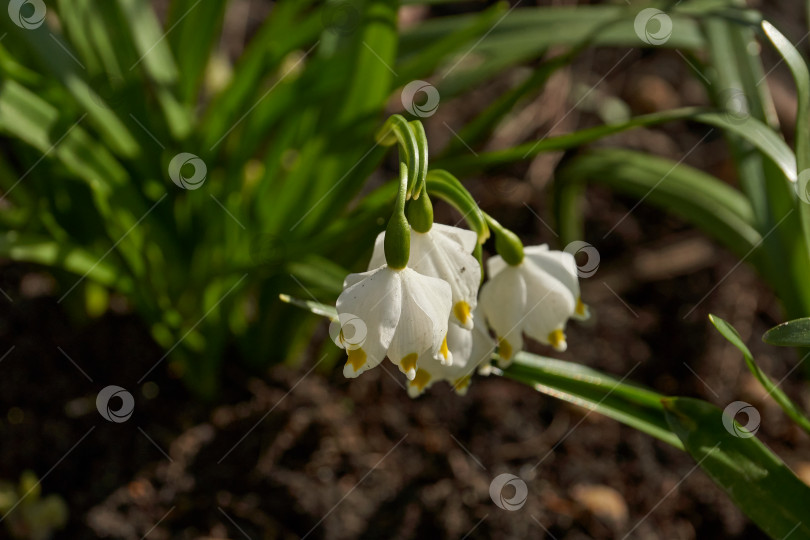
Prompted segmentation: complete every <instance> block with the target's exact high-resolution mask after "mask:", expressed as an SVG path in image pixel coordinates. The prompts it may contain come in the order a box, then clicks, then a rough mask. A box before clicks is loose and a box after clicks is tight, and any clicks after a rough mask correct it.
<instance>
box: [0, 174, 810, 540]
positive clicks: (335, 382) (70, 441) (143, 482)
mask: <svg viewBox="0 0 810 540" xmlns="http://www.w3.org/2000/svg"><path fill="white" fill-rule="evenodd" d="M588 199H589V208H590V209H591V211H590V212H589V214H591V221H592V223H589V228H588V230H589V232H593V233H594V237H595V238H598V237H600V236H601V235H599V231H600V230H602V229H604V228H605V226H606V225H609V224H610V223H611V221H610V220H611V219H612V218H613V217H615V216H617V215H618V216H621V215H623V213H624V212H625V211H626V210H627V209H628V208H629V206H630V205H632V204H633V202H632V201H622V200H620V199H619V200H617V199H612V198H610V197H609V196H608V194H607V193H606V192H603V191H600V190H593V191H592V192H591V193H590V194H589V198H588ZM505 211H507V212H508V209H505ZM642 223H643V224H644V227H643V228H642V227H641V225H640V224H642ZM634 229H635V230H634ZM615 234H616V235H617V237H618V241H617V244H618V245H617V246H616V248H615V252H611V251H610V250H608V249H606V250H605V251H604V252H603V253H602V257H603V258H602V264H601V267H600V269H599V271H598V272H597V274H596V275H595V276H594V277H593V278H590V279H589V280H587V281H586V282H585V286H584V287H585V288H584V291H585V292H584V296H585V298H586V299H588V300H589V301H590V303H591V304H592V307H593V312H594V314H595V316H594V318H593V320H592V322H589V323H588V324H585V325H572V326H571V327H570V331H569V334H570V339H569V343H570V348H569V351H568V352H566V353H565V354H564V355H562V357H564V358H567V359H571V360H577V361H580V362H582V363H584V364H587V365H590V366H593V367H596V368H599V369H602V370H604V371H606V372H609V373H613V374H615V375H618V376H620V377H621V376H625V375H627V376H628V379H630V380H634V381H639V382H642V383H644V384H647V385H649V386H651V387H653V388H655V389H656V390H659V391H661V392H664V393H670V394H680V395H693V396H699V397H702V398H704V399H707V400H709V401H712V402H714V403H716V404H718V405H720V406H724V405H725V404H727V403H729V402H731V401H734V400H737V399H743V400H747V401H749V402H751V403H753V404H755V406H756V407H757V408H758V409H759V410H760V412H761V413H762V418H763V422H762V428H761V430H760V431H759V436H760V437H761V438H762V439H763V440H764V441H765V442H766V443H768V444H769V445H770V446H771V447H772V448H773V449H774V450H775V451H777V452H778V453H779V454H780V455H782V456H783V457H784V458H785V460H786V461H787V462H788V463H789V464H790V465H791V466H793V467H794V469H802V468H804V470H806V468H807V467H808V463H807V458H806V455H807V450H808V447H810V444H808V439H807V437H806V436H804V435H802V434H800V433H799V431H798V430H797V429H795V427H793V426H791V425H790V424H789V422H787V421H786V420H785V418H784V417H783V415H782V414H781V411H780V410H779V409H778V407H776V406H775V405H774V404H773V402H772V401H770V400H767V401H763V400H762V394H763V393H762V392H761V391H760V390H758V389H757V387H756V385H755V384H753V383H752V381H751V378H750V376H749V375H748V373H747V371H746V369H745V367H744V365H743V363H742V361H741V358H739V355H738V354H737V353H736V352H735V351H734V350H732V349H731V348H730V347H729V346H728V345H726V344H725V342H724V341H723V340H722V338H720V337H719V336H718V335H717V334H716V333H714V331H713V330H711V328H710V325H709V324H708V322H707V321H706V314H707V313H709V312H714V313H717V314H718V315H720V316H722V317H724V318H727V319H728V320H730V321H731V322H732V323H733V324H735V325H736V326H737V327H738V328H739V329H740V331H741V332H742V333H743V336H744V337H745V338H746V340H747V341H748V342H749V343H750V344H751V346H752V348H753V350H754V353H755V354H756V355H757V356H758V358H759V359H760V361H762V363H763V366H764V367H765V369H766V370H767V371H768V372H769V373H771V374H772V375H773V376H774V377H776V378H777V379H779V378H781V377H782V376H783V375H784V374H786V373H787V372H788V370H789V369H790V368H791V367H792V366H793V365H794V363H795V362H796V361H797V359H796V358H795V355H794V354H793V353H792V352H790V351H786V350H775V349H771V348H768V347H767V346H765V345H763V344H761V343H760V341H759V339H758V336H759V335H760V334H761V333H762V331H764V330H765V329H766V328H767V327H768V326H770V325H772V324H773V323H774V322H776V318H777V317H778V309H777V307H776V305H775V304H774V300H773V298H772V297H771V295H770V293H769V292H768V291H767V290H765V289H764V288H763V287H762V286H761V285H760V284H759V282H758V281H757V278H756V277H755V275H754V274H753V272H752V271H751V270H750V269H749V268H748V267H746V266H740V267H737V268H736V269H734V266H735V264H736V259H735V258H734V257H732V256H730V255H728V254H726V253H725V252H723V251H722V250H720V249H718V248H716V247H714V246H712V245H711V244H708V243H707V242H706V241H704V240H702V238H701V237H700V236H699V235H697V234H696V233H693V232H690V231H689V230H687V229H685V228H684V227H683V226H682V225H681V224H679V223H677V222H675V221H673V220H672V219H670V218H666V217H664V216H662V215H661V214H660V213H658V212H655V211H653V210H650V209H648V208H640V209H638V210H637V211H636V212H634V213H633V214H632V216H631V218H628V220H627V226H626V227H622V228H621V229H620V230H617V232H616V233H615ZM632 234H638V235H639V238H638V240H637V241H636V242H634V243H633V244H632V245H631V244H629V243H627V237H628V236H630V235H632ZM594 244H595V245H596V244H597V243H596V241H595V240H594ZM622 244H623V245H622ZM684 245H685V246H686V247H688V248H689V250H688V251H689V253H694V252H698V253H700V252H701V246H702V247H703V248H706V249H704V250H703V253H705V255H706V257H704V258H703V259H700V257H697V258H696V257H691V258H692V259H696V260H694V261H692V263H691V264H692V267H691V268H689V269H687V270H688V271H682V273H681V274H678V275H674V276H673V275H666V274H668V273H671V271H672V270H673V269H674V270H677V266H678V265H679V264H680V262H682V260H683V259H684V257H683V256H682V255H678V251H677V249H676V248H677V247H678V246H681V247H683V246H684ZM672 253H675V254H676V255H672ZM673 256H674V257H675V259H673V261H670V263H667V261H666V257H673ZM644 257H646V259H644ZM686 259H689V257H686ZM645 261H646V263H645ZM650 261H657V262H658V263H659V264H658V266H657V268H658V272H659V273H660V272H661V271H663V272H664V275H657V274H656V266H655V265H653V264H651V263H650ZM645 264H646V266H645ZM681 266H683V265H682V264H681ZM650 268H652V270H651V269H650ZM32 270H33V269H31V268H28V267H23V266H16V265H12V266H5V267H3V272H2V281H1V284H0V286H2V288H3V289H4V290H5V291H6V292H7V293H8V294H9V295H10V296H11V298H12V299H13V302H12V303H10V304H9V305H7V306H6V307H5V308H3V311H2V314H1V315H0V351H8V350H9V349H10V348H11V347H12V346H13V347H14V348H13V350H11V352H10V353H9V354H8V355H7V356H6V357H5V358H4V359H3V360H2V365H0V369H2V377H0V395H2V396H3V398H2V403H3V407H4V409H6V410H5V411H4V415H3V417H4V418H3V420H2V422H0V433H2V440H3V441H4V444H3V445H2V447H0V452H1V453H2V455H1V456H0V464H2V465H1V466H0V478H3V479H15V478H17V477H18V476H19V474H20V472H21V471H22V470H24V469H31V470H33V471H35V472H36V473H37V474H38V475H39V476H40V477H44V479H43V484H42V485H43V493H45V494H49V493H58V494H61V495H62V496H63V497H64V498H65V499H66V501H67V502H68V505H69V508H70V523H69V525H68V528H67V529H66V530H65V531H63V532H62V533H60V534H59V535H58V536H57V537H58V538H94V537H96V536H100V537H110V538H141V537H142V536H143V535H145V534H146V533H147V532H149V538H155V539H157V538H199V537H214V538H225V537H230V538H240V537H242V536H246V537H249V538H254V539H255V538H296V537H302V536H306V537H308V538H334V539H339V538H356V537H360V538H424V537H436V538H438V537H444V538H461V537H464V536H465V535H468V536H467V537H468V538H527V537H538V538H539V537H542V536H543V534H546V535H547V537H549V538H558V539H562V538H567V539H575V538H617V537H622V536H624V534H625V533H627V532H628V531H631V529H632V534H631V537H633V538H667V539H671V538H740V539H742V538H746V539H748V538H761V537H764V536H763V535H762V534H761V533H760V532H759V531H758V530H757V529H756V528H755V527H754V526H753V525H751V524H750V523H749V522H748V521H747V520H746V519H745V518H744V517H743V516H742V515H741V514H740V512H739V511H737V510H736V509H735V508H734V507H733V505H732V504H731V503H730V502H729V500H728V499H727V498H726V497H725V495H724V494H723V493H722V492H721V491H720V490H719V489H718V488H716V487H715V486H714V485H713V484H712V482H711V481H710V480H709V479H708V478H707V477H706V476H705V475H704V474H703V473H702V472H701V471H700V470H695V466H694V462H693V461H692V460H691V459H690V458H689V457H688V456H686V455H685V454H682V453H680V452H678V451H676V450H675V449H672V448H670V447H668V446H667V445H666V444H664V443H661V442H659V441H657V440H655V439H652V438H651V437H649V436H646V435H643V434H640V433H637V432H635V431H634V430H632V429H630V428H626V427H623V426H621V425H620V424H618V423H616V422H614V421H612V420H609V419H605V418H602V417H600V416H599V415H598V414H586V413H585V411H583V410H581V409H578V408H576V407H573V406H570V405H566V404H563V403H561V402H558V401H556V400H554V399H552V398H549V397H546V396H543V395H540V394H538V393H536V392H534V391H533V390H531V389H530V388H527V387H524V386H521V385H519V384H517V383H514V382H511V381H508V380H501V379H498V378H496V377H490V378H478V379H476V380H475V381H474V383H473V385H472V387H471V389H470V392H469V394H468V395H467V396H466V397H464V398H458V397H456V396H455V395H454V394H452V393H451V392H449V390H448V388H447V387H445V386H438V387H435V388H434V389H433V390H432V391H431V392H430V393H429V394H428V395H427V396H425V397H423V398H421V399H418V400H416V401H412V400H410V399H409V398H408V397H407V396H406V393H405V392H404V391H403V390H402V388H400V387H399V382H398V381H399V380H400V375H399V374H398V373H395V372H394V370H393V369H392V368H391V367H386V368H385V369H376V370H374V371H372V372H370V373H368V374H366V375H364V376H362V377H360V378H359V379H357V380H354V381H351V382H349V381H347V380H344V379H343V377H342V375H341V374H340V370H339V369H336V370H334V371H333V372H331V373H328V374H326V375H324V374H321V373H320V372H319V370H313V369H312V368H313V365H314V361H313V358H312V357H311V356H310V355H305V357H303V358H301V365H300V366H298V367H295V368H288V367H281V366H280V367H277V368H274V369H272V370H271V371H270V372H269V373H268V374H267V375H266V376H263V377H256V376H251V375H249V374H247V373H245V372H243V371H240V368H239V367H238V363H237V362H236V361H233V362H229V363H228V368H227V370H226V373H225V374H224V375H223V378H224V380H223V393H222V395H221V397H220V398H219V400H218V401H217V403H216V404H211V405H205V404H201V403H199V402H197V401H195V400H194V399H193V398H192V397H191V396H190V395H189V394H188V393H187V392H186V391H185V390H184V388H183V386H182V385H181V384H180V383H179V382H178V381H177V380H174V379H172V378H170V377H169V376H168V374H167V370H166V369H163V368H159V369H157V370H155V371H154V372H153V375H154V379H152V380H151V381H148V382H147V384H148V386H147V387H144V386H143V385H142V386H140V387H139V386H138V385H136V383H135V381H137V379H138V378H139V377H140V375H141V374H142V373H143V372H144V371H145V370H146V369H148V367H149V366H151V365H152V364H153V363H154V362H155V361H156V359H158V358H160V357H161V356H162V352H161V351H160V350H159V349H158V348H157V347H156V346H155V345H154V344H153V343H152V342H151V340H150V339H149V337H148V334H147V332H146V331H145V329H144V328H143V327H142V326H141V325H140V323H139V322H138V320H136V319H135V318H134V317H132V316H130V315H112V314H108V315H106V316H104V317H102V318H101V319H99V320H97V321H94V322H91V323H88V324H85V325H82V326H79V327H77V326H76V324H75V323H71V322H70V321H69V319H68V318H67V316H66V315H65V313H63V312H62V311H61V310H60V308H59V306H57V305H56V302H55V298H54V297H53V296H44V297H34V298H30V297H27V296H25V295H23V294H22V293H21V288H20V284H21V280H23V279H26V280H29V281H30V280H31V279H35V278H36V275H35V276H34V277H33V278H32V276H31V275H30V273H31V271H32ZM732 270H733V271H732ZM644 272H646V274H645V273H644ZM676 273H677V272H676ZM628 276H629V277H630V279H628ZM723 276H727V277H726V278H725V279H723V280H722V282H721V283H720V285H719V286H718V287H717V288H716V289H715V290H714V291H713V292H712V293H711V294H709V295H708V296H707V297H706V299H705V300H703V301H702V302H701V299H702V298H703V296H704V295H706V293H707V292H708V291H709V290H710V289H711V288H712V287H713V286H714V284H716V283H718V281H720V280H721V279H722V278H723ZM26 287H27V288H31V287H30V285H26V286H25V287H23V288H26ZM608 287H610V289H612V290H613V291H614V292H615V293H616V294H617V295H618V296H614V294H613V292H611V291H610V290H609V289H608ZM29 293H30V291H29ZM625 304H626V305H625ZM696 304H698V308H697V309H695V311H694V312H693V313H692V314H691V315H690V316H689V317H686V318H684V315H685V313H686V312H687V311H688V310H689V309H691V308H692V306H694V305H696ZM324 333H325V328H322V329H321V333H320V335H318V336H316V337H315V338H314V342H317V341H320V340H322V339H323V338H324V335H323V334H324ZM59 348H61V349H62V351H64V353H66V354H67V355H69V356H70V358H71V359H72V360H73V361H74V362H75V363H76V364H77V365H78V366H79V367H81V369H82V370H83V371H84V372H85V373H86V374H87V377H85V376H84V375H83V374H82V373H81V372H80V371H79V369H77V367H75V366H74V365H72V364H71V362H70V360H68V359H67V358H66V356H65V355H64V354H63V353H62V352H61V351H60V350H59ZM533 348H534V349H535V350H538V351H540V352H545V353H548V352H549V351H546V350H544V349H542V348H538V347H533ZM386 372H387V373H386ZM798 375H799V373H798V371H794V372H793V374H792V375H791V376H790V377H789V378H788V380H786V381H785V383H783V386H784V388H785V389H786V390H787V391H788V393H789V394H791V395H792V396H793V397H796V398H797V399H799V400H800V401H801V399H800V396H799V395H798V394H799V387H800V385H799V383H797V382H796V381H797V380H798V379H799V376H798ZM698 376H699V377H700V378H701V379H702V380H703V381H704V382H701V380H700V379H698ZM88 377H89V378H92V382H91V381H90V380H88ZM108 384H117V385H120V386H123V387H125V388H127V389H128V390H129V391H131V392H132V393H133V394H134V395H135V400H136V407H135V413H134V414H133V416H132V417H131V418H130V419H129V420H128V421H126V422H124V423H121V424H116V423H111V422H107V421H105V420H103V419H102V418H101V416H100V415H99V414H98V413H97V411H96V409H95V403H94V400H95V396H96V393H97V392H98V391H99V390H100V389H101V388H102V387H104V386H106V385H108ZM156 388H157V390H158V391H157V396H153V394H154V393H155V389H156ZM144 391H145V392H146V394H148V395H149V396H152V397H151V398H147V397H145V396H144ZM805 395H806V394H805ZM805 405H806V403H805ZM13 407H14V408H18V409H20V410H21V411H22V413H23V414H22V420H21V421H20V420H19V418H16V419H15V420H14V422H12V421H11V419H12V418H13V417H14V414H10V410H11V408H13ZM17 416H19V414H17ZM150 439H151V440H150ZM79 441H81V442H79ZM77 443H78V444H77ZM74 445H76V446H75V447H74ZM164 452H165V453H166V454H167V455H168V457H166V456H165V455H164ZM66 454H67V455H66ZM802 454H804V458H802ZM65 455H66V457H65ZM801 459H805V461H804V462H802V461H801ZM503 472H509V473H512V474H515V475H518V476H520V477H521V478H522V479H524V480H525V481H526V482H527V484H528V486H529V489H530V491H529V497H528V500H527V502H526V505H525V506H524V507H523V508H522V509H520V510H518V511H515V512H510V511H506V510H502V509H500V508H498V507H497V506H496V505H495V504H494V503H493V502H492V500H491V499H490V497H489V493H488V489H489V485H490V482H491V481H492V479H493V478H494V477H495V476H497V475H498V474H500V473H503ZM158 522H159V524H158ZM156 524H158V525H157V526H155V525H156ZM152 527H154V529H152ZM544 529H545V531H544ZM150 531H151V532H150ZM307 535H308V536H307Z"/></svg>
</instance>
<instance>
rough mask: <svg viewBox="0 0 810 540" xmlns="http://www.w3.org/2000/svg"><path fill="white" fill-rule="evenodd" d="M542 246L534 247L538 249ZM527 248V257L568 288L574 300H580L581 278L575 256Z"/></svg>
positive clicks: (562, 252)
mask: <svg viewBox="0 0 810 540" xmlns="http://www.w3.org/2000/svg"><path fill="white" fill-rule="evenodd" d="M538 247H541V246H532V248H538ZM532 248H526V249H525V250H524V252H525V253H526V256H527V257H528V258H529V259H530V260H531V261H532V262H533V263H534V264H536V265H537V266H539V267H540V268H542V269H543V270H545V271H546V272H548V273H549V274H551V275H552V276H553V277H554V278H556V279H558V280H559V281H561V282H562V284H563V285H565V286H566V287H568V290H569V291H571V294H573V295H574V298H579V276H578V274H577V263H576V261H575V260H574V256H573V255H571V254H570V253H566V252H565V251H556V250H555V251H549V250H548V249H544V250H536V249H532Z"/></svg>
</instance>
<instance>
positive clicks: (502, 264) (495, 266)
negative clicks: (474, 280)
mask: <svg viewBox="0 0 810 540" xmlns="http://www.w3.org/2000/svg"><path fill="white" fill-rule="evenodd" d="M507 266H509V265H508V264H506V261H504V260H503V258H502V257H501V256H500V255H493V256H492V257H490V258H489V259H487V274H488V275H489V278H490V279H492V278H494V277H495V276H497V275H498V274H499V273H500V272H501V270H503V269H504V268H506V267H507Z"/></svg>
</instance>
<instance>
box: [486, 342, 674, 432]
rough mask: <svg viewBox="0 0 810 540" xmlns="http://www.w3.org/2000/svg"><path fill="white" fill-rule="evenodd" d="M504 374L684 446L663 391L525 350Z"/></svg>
mask: <svg viewBox="0 0 810 540" xmlns="http://www.w3.org/2000/svg"><path fill="white" fill-rule="evenodd" d="M496 373H497V371H496ZM502 374H503V376H505V377H509V378H510V379H514V380H517V381H519V382H522V383H525V384H528V385H529V386H531V387H533V388H534V389H535V390H537V391H538V392H542V393H544V394H548V395H550V396H552V397H555V398H558V399H562V400H565V401H569V402H571V403H574V404H576V405H579V406H580V407H584V408H586V409H588V410H593V411H596V412H598V413H601V414H604V415H605V416H608V417H610V418H613V419H614V420H618V421H619V422H622V423H624V424H627V425H628V426H631V427H634V428H636V429H638V430H640V431H643V432H644V433H647V434H649V435H652V436H653V437H656V438H658V439H661V440H662V441H664V442H667V443H669V444H671V445H673V446H675V447H676V448H682V446H681V445H680V444H679V441H678V438H677V437H675V435H674V434H673V433H672V432H671V430H670V429H669V426H668V424H667V421H666V417H665V416H664V410H663V407H662V406H661V399H662V398H664V396H662V395H661V394H658V393H656V392H653V391H651V390H647V389H645V388H641V387H639V386H635V385H633V384H630V383H626V382H624V380H623V379H622V380H619V379H616V378H614V377H611V376H609V375H605V374H603V373H600V372H598V371H596V370H593V369H590V368H587V367H585V366H583V365H581V364H576V363H573V362H565V361H562V360H555V359H552V358H545V357H542V356H537V355H534V354H530V353H526V352H521V353H518V354H517V355H516V357H515V361H514V362H513V363H512V365H511V366H509V367H508V368H507V369H505V370H504V371H503V373H502Z"/></svg>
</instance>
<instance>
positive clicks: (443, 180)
mask: <svg viewBox="0 0 810 540" xmlns="http://www.w3.org/2000/svg"><path fill="white" fill-rule="evenodd" d="M426 185H427V189H428V192H430V193H432V194H433V195H435V196H436V197H439V198H440V199H442V200H443V201H446V202H447V203H449V204H450V205H452V206H453V207H454V208H455V209H456V210H458V211H459V212H461V214H462V215H463V216H464V219H465V220H466V221H467V224H468V225H469V226H470V229H472V230H474V231H475V232H476V233H477V234H478V243H479V244H483V243H484V242H486V241H487V239H488V238H489V227H488V226H487V222H486V219H485V218H484V214H483V212H481V209H480V208H478V204H476V202H475V199H473V197H472V195H470V192H469V191H467V189H466V188H465V187H464V186H463V185H462V184H461V182H459V180H458V178H456V177H455V176H453V175H452V174H450V173H449V172H447V171H445V170H441V169H437V170H433V171H429V172H428V174H427V180H426Z"/></svg>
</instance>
